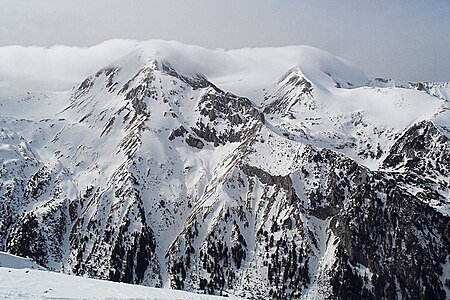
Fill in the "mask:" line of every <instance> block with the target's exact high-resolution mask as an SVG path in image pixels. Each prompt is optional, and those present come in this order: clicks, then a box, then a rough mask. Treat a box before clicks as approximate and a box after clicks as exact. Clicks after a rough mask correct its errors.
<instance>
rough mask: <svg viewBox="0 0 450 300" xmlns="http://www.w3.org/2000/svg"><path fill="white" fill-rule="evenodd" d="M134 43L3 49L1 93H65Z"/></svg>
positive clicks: (125, 52) (119, 41) (0, 77)
mask: <svg viewBox="0 0 450 300" xmlns="http://www.w3.org/2000/svg"><path fill="white" fill-rule="evenodd" d="M137 44H138V42H136V41H133V40H111V41H107V42H103V43H101V44H99V45H96V46H93V47H75V46H72V47H69V46H53V47H50V48H44V47H38V46H30V47H24V46H6V47H0V94H1V95H11V94H16V93H23V92H25V91H46V90H49V91H62V90H68V89H70V88H71V87H72V86H73V85H74V84H76V83H78V82H80V81H81V80H83V79H84V78H85V77H86V76H88V75H90V74H92V73H94V72H96V71H98V70H99V69H100V68H102V67H105V66H107V65H108V64H110V63H112V62H113V61H115V60H117V59H119V58H120V57H122V56H124V55H126V54H128V53H129V52H131V51H133V50H134V49H135V48H136V47H137Z"/></svg>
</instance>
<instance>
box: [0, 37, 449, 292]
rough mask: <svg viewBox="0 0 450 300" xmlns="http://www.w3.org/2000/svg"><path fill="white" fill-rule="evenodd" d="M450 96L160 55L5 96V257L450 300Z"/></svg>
mask: <svg viewBox="0 0 450 300" xmlns="http://www.w3.org/2000/svg"><path fill="white" fill-rule="evenodd" d="M448 95H450V84H449V83H431V82H423V83H411V82H408V83H397V82H395V81H393V80H384V79H379V78H378V79H369V78H368V77H367V76H366V75H364V73H363V72H362V71H361V70H359V69H358V68H356V67H354V66H352V65H351V64H350V63H348V62H346V61H344V60H342V59H340V58H337V57H334V56H333V55H331V54H329V53H326V52H324V51H321V50H319V49H314V48H311V47H304V46H300V47H284V48H260V49H242V50H231V51H224V50H207V49H203V48H199V47H195V46H187V45H182V44H179V43H175V42H162V41H151V42H147V43H145V44H141V46H140V47H139V48H137V49H136V50H135V51H133V52H132V53H130V54H129V55H127V56H125V57H123V58H122V59H120V60H119V61H116V62H114V63H112V64H111V65H109V66H105V68H103V69H101V70H99V71H98V72H97V73H95V74H92V75H91V76H89V77H88V78H86V79H85V80H84V81H83V82H81V83H80V84H79V85H77V86H75V87H74V88H73V89H72V90H70V91H68V92H63V93H60V92H58V93H55V92H53V93H52V92H48V93H31V92H30V93H27V94H26V95H23V96H13V97H3V98H1V99H0V137H1V140H0V163H1V165H0V199H1V200H0V204H1V206H0V246H1V247H2V248H3V249H4V250H6V251H7V252H10V253H13V254H17V255H20V256H25V257H30V258H32V259H33V260H34V261H35V262H37V263H38V264H40V265H43V266H45V267H46V268H48V269H51V270H57V271H61V272H64V273H69V274H77V275H86V276H89V277H94V278H102V279H108V280H113V281H120V282H127V283H138V284H142V285H148V286H154V287H171V288H175V289H184V290H188V291H194V292H200V293H205V292H206V293H209V294H230V295H237V296H241V297H247V298H252V299H268V298H270V299H324V298H332V299H361V298H364V299H445V298H446V297H447V298H448V297H450V271H449V270H450V140H449V139H450V110H449V109H450V102H449V96H448Z"/></svg>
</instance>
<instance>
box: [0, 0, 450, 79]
mask: <svg viewBox="0 0 450 300" xmlns="http://www.w3.org/2000/svg"><path fill="white" fill-rule="evenodd" d="M113 38H125V39H137V40H148V39H155V38H157V39H165V40H177V41H180V42H183V43H188V44H196V45H200V46H204V47H208V48H225V49H233V48H242V47H256V46H258V47H259V46H286V45H311V46H315V47H318V48H321V49H323V50H326V51H329V52H331V53H333V54H335V55H338V56H340V57H343V58H345V59H347V60H349V61H352V62H353V63H355V64H356V65H358V66H359V67H360V68H362V69H363V70H364V71H365V72H366V73H367V74H368V75H369V76H382V77H391V78H396V79H402V80H433V81H450V1H449V0H428V1H425V0H402V1H401V0H377V1H362V0H346V1H344V0H340V1H338V0H278V1H276V0H259V1H255V0H240V1H238V0H222V1H213V0H180V1H174V0H163V1H153V0H129V1H124V0H96V1H95V0H76V1H75V0H70V1H69V0H39V1H36V0H2V1H1V5H0V46H10V45H22V46H31V45H38V46H44V47H50V46H53V45H55V44H60V45H61V44H62V45H72V46H73V45H76V46H92V45H95V44H98V43H101V42H103V41H105V40H109V39H113ZM0 50H1V49H0ZM0 68H1V66H0Z"/></svg>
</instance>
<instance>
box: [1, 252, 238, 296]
mask: <svg viewBox="0 0 450 300" xmlns="http://www.w3.org/2000/svg"><path fill="white" fill-rule="evenodd" d="M36 269H40V270H36ZM0 298H1V299H10V300H13V299H14V300H15V299H136V300H137V299H142V300H220V299H236V300H238V299H239V298H236V297H233V296H229V297H226V298H225V297H219V296H210V295H200V294H194V293H189V292H183V291H176V290H170V289H158V288H151V287H144V286H139V285H132V284H124V283H117V282H110V281H105V280H97V279H89V278H84V277H80V276H71V275H65V274H61V273H56V272H49V271H44V269H43V268H42V267H40V266H38V265H36V264H35V263H33V262H31V261H30V260H28V259H25V258H21V257H18V256H15V255H11V254H8V253H4V252H0Z"/></svg>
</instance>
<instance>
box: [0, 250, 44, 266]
mask: <svg viewBox="0 0 450 300" xmlns="http://www.w3.org/2000/svg"><path fill="white" fill-rule="evenodd" d="M0 267H1V268H14V269H37V270H45V268H43V267H41V266H39V265H38V264H36V263H34V262H33V261H31V260H29V259H27V258H23V257H20V256H16V255H13V254H9V253H6V252H2V251H0Z"/></svg>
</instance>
